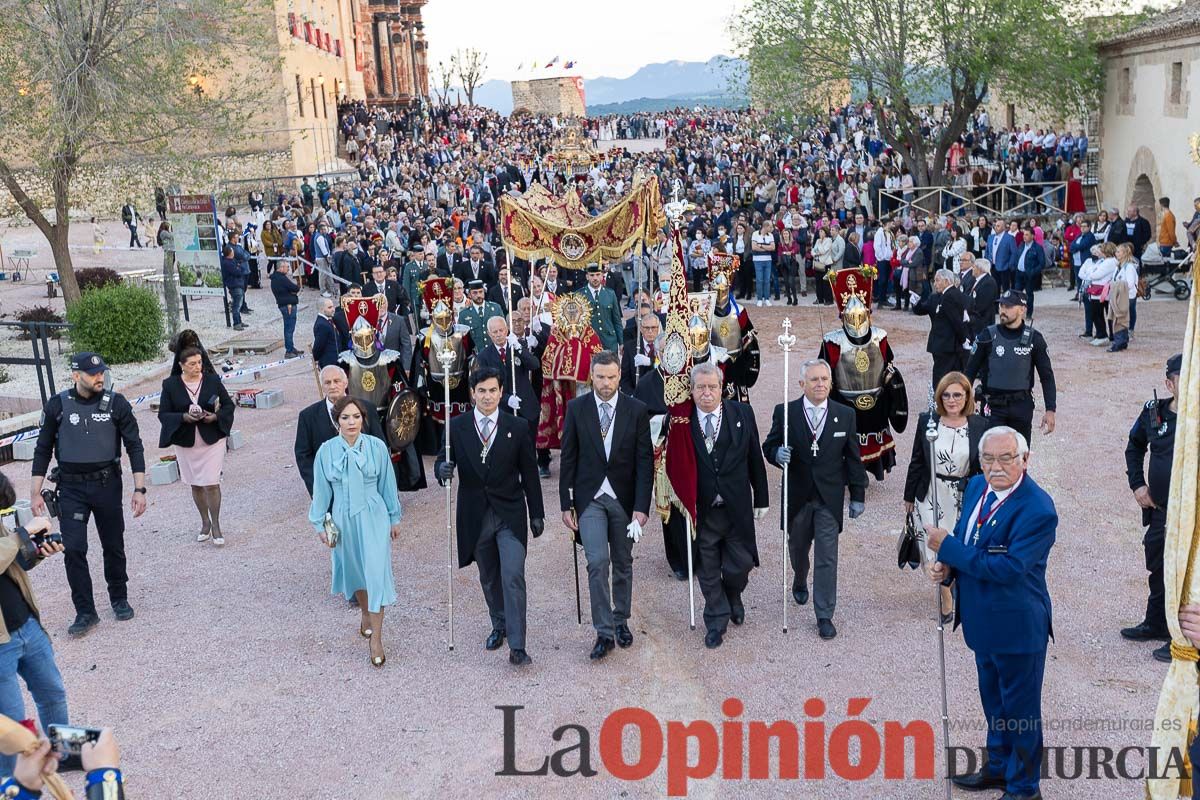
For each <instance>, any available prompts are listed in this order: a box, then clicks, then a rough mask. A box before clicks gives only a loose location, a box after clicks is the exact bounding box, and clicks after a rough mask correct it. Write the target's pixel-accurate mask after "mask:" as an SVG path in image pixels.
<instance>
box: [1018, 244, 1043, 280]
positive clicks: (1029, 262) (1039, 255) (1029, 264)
mask: <svg viewBox="0 0 1200 800" xmlns="http://www.w3.org/2000/svg"><path fill="white" fill-rule="evenodd" d="M1024 249H1025V245H1021V246H1020V247H1017V248H1016V251H1015V254H1014V255H1013V269H1016V268H1017V262H1018V261H1020V260H1021V251H1022V250H1024ZM1045 268H1046V251H1045V250H1043V249H1042V246H1041V245H1040V244H1038V243H1037V242H1034V243H1033V244H1031V245H1030V246H1029V252H1028V253H1026V254H1025V274H1026V275H1030V276H1033V275H1040V274H1041V273H1042V270H1044V269H1045Z"/></svg>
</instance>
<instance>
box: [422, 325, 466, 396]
mask: <svg viewBox="0 0 1200 800" xmlns="http://www.w3.org/2000/svg"><path fill="white" fill-rule="evenodd" d="M464 335H465V334H463V333H461V332H459V331H454V332H453V333H449V334H442V333H438V332H437V330H434V331H433V333H432V335H431V336H430V337H429V377H430V379H431V380H433V381H435V382H437V383H441V384H447V383H448V384H449V386H450V388H451V389H452V390H453V389H457V388H458V385H459V384H460V383H462V379H463V377H464V376H465V375H466V373H467V350H466V346H465V345H464V344H463V336H464ZM445 349H450V350H451V351H453V352H454V363H452V364H451V365H450V368H449V369H448V370H446V372H448V373H449V380H446V378H445V375H444V373H443V371H442V362H441V361H440V360H438V353H439V352H441V351H442V350H445Z"/></svg>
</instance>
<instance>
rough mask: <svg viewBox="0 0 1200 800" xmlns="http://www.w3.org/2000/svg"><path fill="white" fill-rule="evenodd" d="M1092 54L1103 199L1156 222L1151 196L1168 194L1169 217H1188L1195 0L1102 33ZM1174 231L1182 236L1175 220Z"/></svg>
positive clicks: (1196, 123) (1198, 35) (1194, 172)
mask: <svg viewBox="0 0 1200 800" xmlns="http://www.w3.org/2000/svg"><path fill="white" fill-rule="evenodd" d="M1100 55H1101V57H1102V58H1103V60H1104V73H1105V84H1104V100H1103V103H1102V105H1101V109H1100V139H1101V145H1100V148H1101V150H1100V163H1101V181H1100V185H1101V198H1102V200H1103V203H1104V205H1105V206H1119V207H1120V208H1121V209H1122V211H1124V208H1125V206H1126V205H1128V204H1129V203H1136V204H1137V205H1138V207H1139V209H1140V210H1141V214H1142V216H1144V217H1146V218H1147V219H1149V220H1150V221H1151V223H1152V224H1156V220H1157V215H1158V212H1157V207H1156V200H1157V199H1158V198H1160V197H1168V198H1170V201H1171V210H1172V211H1174V212H1175V217H1176V219H1178V220H1180V221H1181V222H1183V221H1185V220H1188V219H1190V218H1191V216H1192V211H1191V209H1192V200H1193V198H1195V197H1197V196H1200V167H1198V166H1197V165H1196V164H1195V163H1194V162H1193V161H1192V158H1191V155H1190V147H1189V138H1190V137H1191V136H1192V135H1194V134H1196V133H1200V92H1198V93H1197V96H1196V97H1195V98H1193V97H1192V89H1193V88H1196V87H1197V86H1200V0H1188V1H1187V2H1185V3H1184V4H1183V5H1181V6H1178V7H1177V8H1174V9H1172V10H1170V11H1166V12H1164V13H1162V14H1158V15H1156V16H1154V17H1152V18H1151V19H1149V20H1147V21H1146V22H1145V23H1144V24H1142V25H1140V26H1138V27H1136V28H1133V29H1132V30H1130V31H1128V32H1127V33H1125V34H1123V35H1121V36H1117V37H1115V38H1112V39H1109V40H1108V41H1106V42H1104V43H1103V44H1102V45H1101V46H1100ZM1193 99H1194V100H1196V102H1195V103H1193V102H1192V101H1193ZM1156 229H1157V228H1156ZM1176 235H1177V236H1179V238H1180V240H1181V241H1182V240H1183V239H1184V232H1183V229H1182V226H1181V227H1180V229H1179V230H1178V231H1177V232H1176Z"/></svg>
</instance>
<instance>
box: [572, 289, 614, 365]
mask: <svg viewBox="0 0 1200 800" xmlns="http://www.w3.org/2000/svg"><path fill="white" fill-rule="evenodd" d="M579 293H580V294H582V295H583V296H584V297H585V298H586V299H587V301H588V304H589V305H591V307H592V330H594V331H595V332H596V335H597V336H599V337H600V343H601V344H602V345H604V349H605V350H610V351H612V352H614V353H615V352H617V349H618V348H619V347H620V346H621V329H622V327H623V325H624V322H623V321H622V319H621V306H620V304H619V303H618V302H617V295H616V293H615V292H613V290H612V289H609V288H607V287H604V286H602V287H600V289H599V290H598V291H597V290H593V289H592V287H591V286H584V287H583V288H582V289H580V290H579Z"/></svg>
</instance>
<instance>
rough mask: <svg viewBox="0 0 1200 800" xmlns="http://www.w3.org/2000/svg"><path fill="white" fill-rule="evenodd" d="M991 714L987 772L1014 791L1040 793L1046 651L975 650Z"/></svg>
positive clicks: (983, 695) (984, 698) (982, 691)
mask: <svg viewBox="0 0 1200 800" xmlns="http://www.w3.org/2000/svg"><path fill="white" fill-rule="evenodd" d="M975 666H976V668H977V669H978V670H979V699H980V700H981V701H982V702H983V713H984V716H985V717H987V723H988V734H987V766H986V767H985V769H986V771H987V774H989V775H993V776H1003V777H1004V779H1005V782H1006V783H1007V789H1008V791H1009V792H1012V793H1014V794H1034V793H1036V792H1037V791H1038V781H1039V779H1040V777H1041V769H1042V676H1043V674H1044V673H1045V670H1046V651H1045V649H1042V650H1039V651H1038V652H1036V653H1003V654H1001V653H993V654H984V653H976V654H975Z"/></svg>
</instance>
